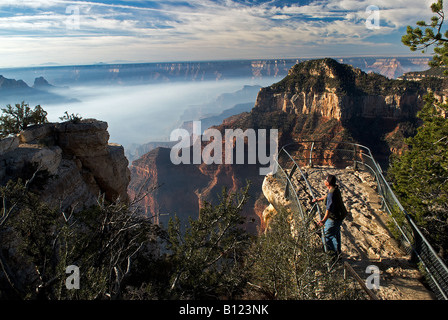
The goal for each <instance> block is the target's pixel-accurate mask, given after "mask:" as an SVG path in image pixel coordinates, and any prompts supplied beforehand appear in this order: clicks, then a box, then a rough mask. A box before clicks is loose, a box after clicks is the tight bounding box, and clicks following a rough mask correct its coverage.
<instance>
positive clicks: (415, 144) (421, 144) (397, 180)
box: [388, 0, 448, 259]
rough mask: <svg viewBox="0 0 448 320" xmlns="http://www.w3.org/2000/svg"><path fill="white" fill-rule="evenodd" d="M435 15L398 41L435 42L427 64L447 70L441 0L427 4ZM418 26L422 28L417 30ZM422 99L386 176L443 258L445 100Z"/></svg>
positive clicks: (446, 223)
mask: <svg viewBox="0 0 448 320" xmlns="http://www.w3.org/2000/svg"><path fill="white" fill-rule="evenodd" d="M431 10H432V12H433V13H435V15H434V16H433V17H432V18H431V22H430V23H426V22H425V21H418V22H417V27H416V28H412V27H410V26H408V28H407V34H406V35H404V36H403V37H402V42H403V43H404V44H405V45H406V46H409V47H410V49H411V51H416V50H421V51H423V52H424V51H425V50H426V49H427V48H429V47H431V46H434V47H435V48H434V52H435V54H434V56H433V59H432V61H431V62H430V65H431V66H437V67H441V68H442V69H444V70H445V73H448V72H447V70H448V31H445V32H443V31H442V29H443V23H444V11H443V1H442V0H438V1H437V2H436V3H433V4H432V5H431ZM422 28H425V29H424V30H422ZM425 101H426V104H425V106H424V107H423V109H422V110H421V111H420V112H419V113H418V114H417V116H418V118H420V119H421V120H422V125H421V127H420V128H418V130H417V134H416V135H415V136H414V137H411V138H408V139H406V143H407V144H408V147H409V148H408V150H407V151H405V152H404V153H403V154H402V155H401V156H395V157H393V158H392V159H391V166H390V168H389V170H388V175H389V177H390V179H391V181H392V183H393V188H394V190H395V192H396V193H397V195H398V197H399V199H400V202H401V203H402V204H403V206H404V208H405V209H406V210H407V211H408V213H409V215H410V216H411V217H412V218H413V219H414V220H415V221H416V223H417V224H418V225H419V226H420V227H421V228H422V229H423V231H424V233H425V236H426V237H427V238H428V239H429V240H430V242H431V244H432V245H433V246H434V247H436V248H437V249H438V251H439V252H440V255H441V256H442V257H444V258H445V259H446V258H447V257H448V255H447V253H446V250H447V249H448V236H447V232H448V148H447V147H448V119H447V111H448V105H447V104H444V103H442V102H441V101H439V100H438V99H437V98H436V97H435V95H434V93H432V92H430V93H428V94H427V95H426V96H425Z"/></svg>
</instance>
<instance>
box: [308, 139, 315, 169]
mask: <svg viewBox="0 0 448 320" xmlns="http://www.w3.org/2000/svg"><path fill="white" fill-rule="evenodd" d="M313 149H314V141H313V143H311V149H310V159H309V166H310V168H312V167H313Z"/></svg>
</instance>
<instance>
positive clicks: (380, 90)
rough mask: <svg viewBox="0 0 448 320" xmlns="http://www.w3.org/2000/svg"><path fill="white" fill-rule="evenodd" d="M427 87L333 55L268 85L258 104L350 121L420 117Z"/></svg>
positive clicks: (262, 107)
mask: <svg viewBox="0 0 448 320" xmlns="http://www.w3.org/2000/svg"><path fill="white" fill-rule="evenodd" d="M426 92H427V88H426V87H424V86H423V85H422V86H420V85H418V84H415V83H411V82H403V81H399V80H389V79H387V78H385V77H382V76H379V75H376V74H366V73H364V72H362V71H361V70H359V69H355V68H353V67H351V66H348V65H341V64H339V63H337V62H336V61H335V60H332V59H321V60H310V61H306V62H304V63H301V64H298V65H296V66H295V67H293V68H292V69H291V70H290V71H289V74H288V76H287V77H286V78H285V79H283V80H282V81H280V82H279V83H276V84H274V85H272V86H270V87H267V88H263V89H262V90H261V92H260V93H259V95H258V97H257V101H256V103H255V108H258V109H261V110H263V111H274V110H281V111H283V112H286V113H291V114H294V115H300V114H311V113H317V114H319V115H320V116H322V117H326V118H333V119H337V120H339V121H347V120H351V119H353V118H357V117H361V118H386V119H394V120H401V119H404V118H409V117H414V116H415V114H416V112H417V111H418V110H419V109H420V108H421V107H422V105H423V99H422V97H423V95H424V94H426Z"/></svg>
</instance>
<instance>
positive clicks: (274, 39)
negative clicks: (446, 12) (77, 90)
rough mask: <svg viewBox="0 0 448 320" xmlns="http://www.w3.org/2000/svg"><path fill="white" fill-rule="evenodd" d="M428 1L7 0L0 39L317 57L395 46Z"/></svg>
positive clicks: (201, 54)
mask: <svg viewBox="0 0 448 320" xmlns="http://www.w3.org/2000/svg"><path fill="white" fill-rule="evenodd" d="M431 2H432V0H424V1H422V0H397V1H390V0H360V1H354V0H342V1H336V0H326V1H323V0H319V1H307V2H306V4H300V3H298V2H297V1H290V2H286V1H251V2H246V1H237V0H224V1H210V0H186V1H182V2H179V1H140V2H136V1H114V2H112V1H108V2H107V3H106V2H101V1H63V0H37V1H31V0H20V1H17V0H14V1H12V0H2V2H1V3H0V9H3V11H5V10H6V11H7V12H9V13H10V14H9V15H8V14H3V15H2V17H0V36H2V35H3V36H5V37H7V38H6V39H2V40H5V41H7V42H8V43H9V44H10V45H12V44H13V43H14V42H15V41H14V39H13V38H17V37H19V38H21V37H22V38H23V37H26V36H28V37H30V39H31V38H34V37H40V41H41V43H42V45H45V46H47V48H48V49H49V51H50V52H51V51H53V52H61V51H62V52H65V53H66V54H67V55H68V56H71V57H72V58H73V59H74V60H79V58H80V57H74V55H73V52H76V51H79V50H74V51H73V50H72V49H74V48H76V47H80V48H83V49H86V54H85V56H89V57H91V59H92V60H94V61H98V60H103V61H104V60H105V59H104V58H101V57H100V56H98V54H99V55H101V54H103V56H104V57H106V56H107V57H112V56H114V59H113V60H117V59H121V60H136V59H139V60H145V59H146V60H147V61H156V59H160V58H163V57H166V58H168V57H169V58H170V59H174V60H176V59H177V60H184V59H185V58H192V59H194V58H195V57H196V59H203V58H205V59H213V58H218V59H222V58H249V57H251V56H252V57H255V56H264V57H273V55H277V56H283V57H286V56H291V55H292V54H293V53H294V52H296V55H300V54H303V53H304V52H306V53H308V54H310V55H313V53H314V52H316V51H315V48H318V47H319V46H321V45H328V44H332V45H333V46H335V45H337V44H339V45H343V44H352V45H358V46H359V48H360V50H361V51H362V50H364V48H363V47H365V46H372V44H373V43H378V44H389V46H390V47H397V46H395V44H394V43H390V42H388V41H390V40H388V38H387V36H388V35H395V40H394V41H396V38H397V36H399V35H400V34H399V32H403V28H404V27H405V26H406V25H409V24H414V23H415V21H417V20H421V19H422V18H428V17H429V16H430V13H431V12H430V9H429V6H430V4H431ZM369 5H375V6H377V7H378V8H379V10H380V11H379V13H380V18H381V20H380V21H381V28H380V29H378V30H375V31H372V30H369V29H367V28H366V26H365V21H366V19H367V17H368V13H366V8H367V7H368V6H369ZM68 6H76V8H78V10H79V28H71V29H70V28H67V21H68V20H69V19H72V18H73V14H74V13H75V12H68V13H67V12H66V9H67V7H68ZM25 8H26V9H25ZM52 37H56V38H60V39H61V41H60V43H61V44H65V43H67V42H70V44H71V45H70V46H69V47H70V48H71V50H70V51H69V50H68V48H67V47H64V46H62V45H58V44H57V43H58V42H57V41H53V40H51V38H52ZM91 37H94V38H95V41H94V44H93V46H94V48H88V46H89V45H92V42H93V41H92V40H91V39H90V38H91ZM2 42H3V41H2ZM3 43H5V42H3ZM18 50H19V49H18ZM102 50H103V51H102ZM110 50H112V52H111V51H110ZM138 50H143V51H142V52H137V51H138ZM340 50H342V47H341V48H340ZM350 50H353V47H352V48H350ZM37 51H40V50H37ZM402 51H403V52H404V51H405V49H402ZM113 52H115V54H114V53H113ZM145 52H146V53H147V54H146V55H145ZM94 54H95V55H94ZM347 54H349V52H347ZM55 56H61V54H58V55H56V54H55ZM31 57H32V56H31V55H30V59H31ZM10 59H14V57H11V58H10ZM34 59H42V57H40V58H38V57H37V56H35V58H34ZM47 59H49V60H52V61H53V60H55V59H54V58H53V57H51V58H50V57H48V58H47ZM42 62H45V61H42Z"/></svg>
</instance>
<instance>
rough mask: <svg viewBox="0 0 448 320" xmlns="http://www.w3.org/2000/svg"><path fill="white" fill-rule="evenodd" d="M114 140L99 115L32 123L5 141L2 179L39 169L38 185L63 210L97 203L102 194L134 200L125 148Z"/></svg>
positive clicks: (43, 195)
mask: <svg viewBox="0 0 448 320" xmlns="http://www.w3.org/2000/svg"><path fill="white" fill-rule="evenodd" d="M108 140H109V133H108V132H107V123H106V122H102V121H97V120H93V119H86V120H81V121H80V122H78V123H75V122H64V123H47V124H42V125H36V126H32V127H29V128H27V129H26V130H24V131H22V132H21V133H20V134H19V135H17V136H13V137H9V138H6V139H3V140H1V141H0V164H1V165H0V183H2V184H5V183H6V182H7V181H8V180H10V179H13V180H15V179H17V178H23V179H29V178H30V177H31V176H32V175H33V174H34V173H35V172H39V175H40V176H41V177H43V178H42V179H40V183H39V185H38V186H35V188H34V190H33V191H35V192H36V193H38V194H39V195H40V196H41V198H42V199H43V200H44V201H45V202H47V203H49V204H50V205H53V206H56V207H60V208H62V209H63V210H66V209H68V208H72V209H75V210H80V209H83V208H84V207H89V206H91V205H94V204H95V203H96V201H97V199H98V196H99V195H100V194H104V195H105V197H106V199H107V200H109V201H115V200H116V199H117V198H120V200H122V201H129V197H128V194H127V187H128V184H129V180H130V172H129V169H128V161H127V159H126V157H125V156H124V148H123V147H122V146H120V145H116V144H109V143H108Z"/></svg>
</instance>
